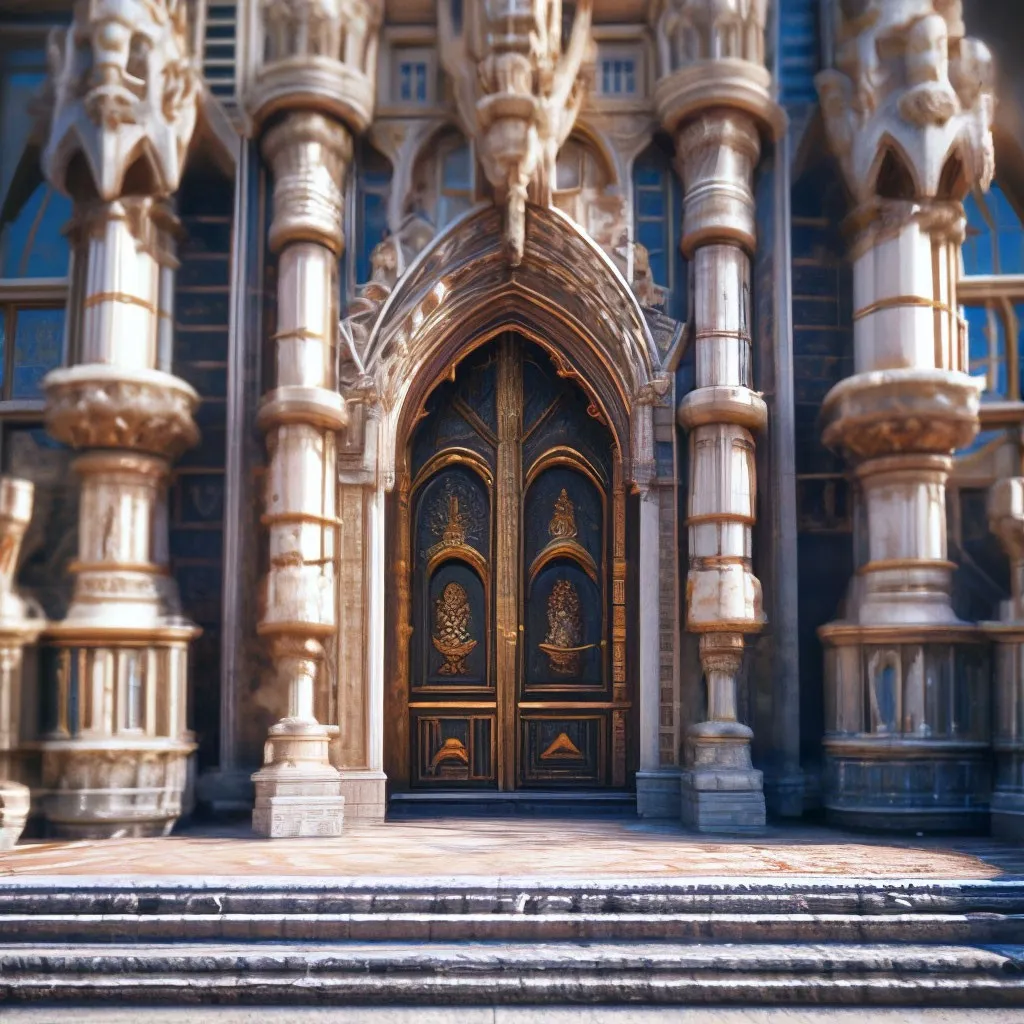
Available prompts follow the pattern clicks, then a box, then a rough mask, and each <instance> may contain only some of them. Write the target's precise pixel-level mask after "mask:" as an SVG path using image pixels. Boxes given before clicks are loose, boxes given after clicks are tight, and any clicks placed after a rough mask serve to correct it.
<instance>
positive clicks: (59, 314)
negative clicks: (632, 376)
mask: <svg viewBox="0 0 1024 1024" xmlns="http://www.w3.org/2000/svg"><path fill="white" fill-rule="evenodd" d="M63 344H64V310H63V309H19V310H18V311H17V313H16V315H15V328H14V369H13V373H12V375H11V389H10V397H11V398H42V397H43V389H42V387H41V386H40V385H41V384H42V380H43V377H45V376H46V375H47V374H48V373H49V372H50V370H52V369H54V367H56V366H59V365H60V362H61V354H62V349H63Z"/></svg>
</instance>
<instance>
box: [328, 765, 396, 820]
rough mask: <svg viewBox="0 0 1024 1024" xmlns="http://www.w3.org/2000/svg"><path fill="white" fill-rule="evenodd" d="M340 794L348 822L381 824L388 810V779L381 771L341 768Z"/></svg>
mask: <svg viewBox="0 0 1024 1024" xmlns="http://www.w3.org/2000/svg"><path fill="white" fill-rule="evenodd" d="M340 774H341V793H342V796H344V798H345V813H346V815H348V820H349V821H350V822H351V821H361V822H366V823H367V824H373V823H375V822H382V821H383V820H384V815H385V813H386V812H387V808H388V797H387V783H388V777H387V776H386V775H385V774H384V773H383V772H382V771H374V770H372V769H369V768H366V769H359V768H342V769H341V770H340Z"/></svg>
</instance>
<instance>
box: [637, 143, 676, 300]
mask: <svg viewBox="0 0 1024 1024" xmlns="http://www.w3.org/2000/svg"><path fill="white" fill-rule="evenodd" d="M681 216H682V197H681V190H680V188H679V182H678V178H677V177H676V175H675V173H674V171H673V170H672V164H671V159H670V155H669V153H668V152H667V151H666V150H665V149H664V148H663V147H662V145H660V144H659V143H658V142H655V143H654V144H653V145H651V146H650V147H648V148H647V149H646V150H644V152H643V153H641V154H640V156H639V157H637V159H636V162H635V163H634V165H633V222H634V232H635V238H636V241H637V242H639V243H640V244H641V245H642V246H643V247H644V248H645V249H646V250H647V255H648V258H649V260H650V266H651V274H652V276H653V277H654V282H655V284H657V285H659V286H660V287H662V288H665V289H666V290H667V292H668V300H667V302H666V304H665V311H666V312H667V313H669V314H670V315H672V316H674V317H677V318H678V319H682V318H683V316H684V315H685V314H684V311H685V305H686V295H685V290H686V264H685V262H684V260H683V257H682V254H681V253H680V251H679V235H678V230H679V221H680V218H681Z"/></svg>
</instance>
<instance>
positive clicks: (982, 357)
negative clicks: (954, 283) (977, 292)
mask: <svg viewBox="0 0 1024 1024" xmlns="http://www.w3.org/2000/svg"><path fill="white" fill-rule="evenodd" d="M964 315H965V316H966V318H967V347H968V363H969V372H970V374H971V376H974V377H980V376H981V375H982V374H984V375H985V380H986V385H985V391H984V392H983V393H982V398H983V399H984V400H989V401H991V400H993V399H1002V398H1007V397H1009V395H1008V390H1007V389H1008V384H1009V380H1008V376H1007V360H1006V325H1005V323H1004V320H1003V317H1002V316H1001V315H1000V311H999V309H997V308H996V306H995V305H994V304H989V305H987V306H967V307H966V308H965V309H964Z"/></svg>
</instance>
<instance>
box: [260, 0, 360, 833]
mask: <svg viewBox="0 0 1024 1024" xmlns="http://www.w3.org/2000/svg"><path fill="white" fill-rule="evenodd" d="M379 21H380V5H379V4H378V3H375V2H371V0H362V2H360V0H356V2H354V3H351V4H349V5H347V6H346V7H345V8H344V10H340V9H339V8H338V6H337V5H335V4H333V3H328V2H325V0H314V2H313V3H309V2H300V0H293V2H289V0H286V2H283V3H281V2H275V3H269V4H265V5H264V6H263V10H262V21H261V23H260V31H261V32H262V35H263V39H262V44H263V46H262V52H263V53H264V55H265V60H264V63H263V65H262V66H261V67H260V69H259V71H258V72H257V75H256V80H255V82H254V85H253V89H252V91H251V95H250V108H251V110H252V112H253V117H254V120H255V122H256V125H257V127H258V128H260V129H263V130H264V134H263V154H264V156H265V157H266V159H267V161H268V163H269V164H270V166H271V168H272V170H273V175H274V219H273V222H272V224H271V226H270V237H269V244H270V248H271V250H273V251H276V252H277V253H279V262H278V324H277V326H278V329H277V332H276V334H275V335H274V338H273V339H272V340H273V344H274V358H275V373H274V377H275V381H274V385H275V386H274V388H273V389H272V390H271V391H269V392H268V393H267V394H266V395H265V396H264V398H263V402H262V404H261V407H260V411H259V415H258V424H259V426H260V428H261V429H262V430H264V431H265V432H266V435H267V450H268V454H269V457H270V466H269V469H268V472H267V481H266V494H265V509H266V512H265V515H264V517H263V521H264V524H265V525H266V526H267V532H268V541H269V548H270V569H269V572H268V575H267V578H266V581H265V584H264V586H265V592H264V594H263V599H262V600H263V609H262V613H261V616H260V622H259V626H258V632H259V633H260V635H261V636H264V637H266V638H267V642H268V648H269V652H270V656H271V659H272V660H273V662H274V667H275V670H276V672H277V675H278V679H279V680H280V683H281V685H282V686H283V687H285V688H286V689H287V699H286V701H285V702H284V703H285V706H286V708H287V712H286V714H285V716H284V717H283V718H282V719H281V720H280V721H279V722H277V724H276V725H274V726H272V727H271V729H270V734H269V736H268V738H267V743H266V747H265V753H264V765H263V768H261V769H260V771H258V772H257V773H256V774H255V775H254V776H253V782H254V783H255V785H256V806H255V809H254V811H253V828H254V829H255V831H256V832H258V833H260V834H261V835H265V836H269V837H271V838H276V837H285V836H319V835H337V834H339V833H340V831H341V827H342V819H343V811H344V804H345V800H344V796H343V795H342V781H341V775H340V774H339V771H338V768H337V767H336V766H335V765H334V764H332V763H331V756H330V755H331V749H330V748H331V739H332V738H333V737H335V736H337V734H338V726H337V724H335V723H321V722H319V721H318V720H317V717H316V713H315V710H316V709H315V706H314V705H315V700H316V695H317V693H318V692H320V691H322V689H323V681H324V680H323V675H324V671H325V665H324V662H325V650H324V644H325V642H326V641H328V640H329V639H330V638H331V637H333V636H334V634H335V632H336V630H337V608H336V580H337V570H338V551H337V542H338V531H339V526H340V525H341V524H340V521H339V519H338V516H337V494H338V486H339V482H338V464H337V437H338V431H340V430H342V429H343V428H344V427H345V426H346V424H347V422H348V410H347V407H346V405H345V402H344V400H343V399H342V397H341V395H340V394H339V393H338V381H337V351H336V349H337V332H338V300H339V294H338V287H339V285H338V273H337V267H338V259H339V257H340V255H341V252H342V250H343V248H344V243H345V238H344V229H343V223H342V213H343V206H344V182H345V173H346V170H347V168H348V165H349V163H350V162H351V159H352V139H351V133H353V132H358V131H361V130H363V129H364V128H365V127H366V126H367V125H368V123H369V120H370V116H371V113H372V109H373V95H374V93H373V84H374V80H375V74H376V69H375V66H374V65H375V58H376V29H377V26H378V24H379ZM343 714H345V709H339V715H343Z"/></svg>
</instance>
